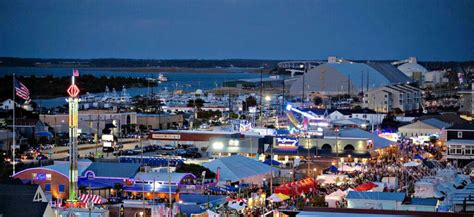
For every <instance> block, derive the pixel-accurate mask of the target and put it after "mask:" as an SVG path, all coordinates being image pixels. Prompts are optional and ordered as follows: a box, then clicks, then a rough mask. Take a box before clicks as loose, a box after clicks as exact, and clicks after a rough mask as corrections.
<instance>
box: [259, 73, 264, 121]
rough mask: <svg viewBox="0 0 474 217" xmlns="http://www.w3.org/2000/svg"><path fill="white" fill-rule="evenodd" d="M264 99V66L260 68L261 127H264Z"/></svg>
mask: <svg viewBox="0 0 474 217" xmlns="http://www.w3.org/2000/svg"><path fill="white" fill-rule="evenodd" d="M262 99H263V66H262V67H261V68H260V126H263V124H262V121H263V117H262V109H263V107H262Z"/></svg>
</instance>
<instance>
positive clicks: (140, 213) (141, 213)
mask: <svg viewBox="0 0 474 217" xmlns="http://www.w3.org/2000/svg"><path fill="white" fill-rule="evenodd" d="M137 214H138V215H140V217H142V216H143V211H140V212H135V213H134V214H133V216H134V217H136V216H137Z"/></svg>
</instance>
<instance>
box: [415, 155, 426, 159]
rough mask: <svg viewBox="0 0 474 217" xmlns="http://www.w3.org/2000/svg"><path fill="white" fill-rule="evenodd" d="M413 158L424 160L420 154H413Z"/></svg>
mask: <svg viewBox="0 0 474 217" xmlns="http://www.w3.org/2000/svg"><path fill="white" fill-rule="evenodd" d="M415 159H419V160H421V161H424V160H425V159H424V158H423V157H421V156H420V155H418V154H417V155H415Z"/></svg>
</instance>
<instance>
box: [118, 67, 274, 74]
mask: <svg viewBox="0 0 474 217" xmlns="http://www.w3.org/2000/svg"><path fill="white" fill-rule="evenodd" d="M109 70H111V71H115V72H178V73H179V72H197V73H225V72H229V73H242V72H250V73H260V69H259V68H184V67H154V68H147V67H137V68H109ZM263 72H264V73H268V72H269V70H268V69H263Z"/></svg>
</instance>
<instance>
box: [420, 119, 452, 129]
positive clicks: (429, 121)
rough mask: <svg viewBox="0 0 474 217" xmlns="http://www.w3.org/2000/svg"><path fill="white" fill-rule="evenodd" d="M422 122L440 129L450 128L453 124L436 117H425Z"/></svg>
mask: <svg viewBox="0 0 474 217" xmlns="http://www.w3.org/2000/svg"><path fill="white" fill-rule="evenodd" d="M421 122H423V123H425V124H428V125H430V126H432V127H436V128H438V129H443V128H448V127H450V126H451V124H449V123H446V122H444V121H440V120H438V119H436V118H430V119H425V120H422V121H421Z"/></svg>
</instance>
